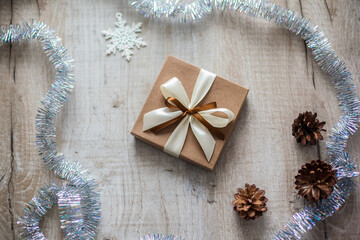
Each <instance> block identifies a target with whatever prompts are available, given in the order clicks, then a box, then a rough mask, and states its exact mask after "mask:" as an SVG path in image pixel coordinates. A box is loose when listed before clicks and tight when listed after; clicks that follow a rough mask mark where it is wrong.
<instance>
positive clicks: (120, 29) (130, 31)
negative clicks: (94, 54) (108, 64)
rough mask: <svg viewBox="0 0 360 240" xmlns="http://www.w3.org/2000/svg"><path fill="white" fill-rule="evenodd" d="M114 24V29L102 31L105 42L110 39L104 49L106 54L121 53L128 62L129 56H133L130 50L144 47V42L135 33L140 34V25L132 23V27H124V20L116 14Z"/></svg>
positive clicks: (120, 15)
mask: <svg viewBox="0 0 360 240" xmlns="http://www.w3.org/2000/svg"><path fill="white" fill-rule="evenodd" d="M116 20H117V22H116V23H115V26H116V28H114V29H111V28H109V29H108V30H104V31H102V34H103V35H104V37H105V39H106V40H109V39H110V44H109V45H107V47H106V54H107V55H110V54H114V55H115V53H116V50H118V51H119V52H122V56H123V57H125V58H126V60H127V61H130V59H131V56H132V55H133V51H132V49H134V47H137V48H138V49H139V48H140V47H146V42H144V41H143V38H141V37H139V38H138V36H137V33H140V32H141V26H142V24H141V23H136V24H135V23H133V24H132V26H131V27H130V26H127V25H126V20H123V19H122V14H121V13H117V14H116Z"/></svg>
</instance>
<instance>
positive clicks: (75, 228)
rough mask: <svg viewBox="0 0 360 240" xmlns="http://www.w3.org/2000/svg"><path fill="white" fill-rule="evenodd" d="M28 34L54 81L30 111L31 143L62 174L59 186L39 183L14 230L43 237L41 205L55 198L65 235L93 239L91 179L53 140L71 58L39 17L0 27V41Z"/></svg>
mask: <svg viewBox="0 0 360 240" xmlns="http://www.w3.org/2000/svg"><path fill="white" fill-rule="evenodd" d="M30 39H37V40H39V42H40V44H41V46H42V48H43V50H44V51H45V53H46V55H47V56H49V60H50V62H52V63H53V64H54V67H55V70H56V73H55V81H54V83H53V84H52V86H51V88H50V90H49V91H48V92H47V93H46V95H45V97H44V98H43V100H42V102H41V103H42V107H40V108H39V110H38V114H37V116H36V146H37V148H38V150H39V155H40V156H41V158H42V160H43V162H44V163H45V165H46V166H47V167H48V168H49V169H50V170H52V171H53V172H54V173H55V174H56V175H58V176H59V177H61V178H62V179H64V183H63V185H61V186H57V185H55V184H51V185H45V186H44V187H43V188H41V189H40V190H39V191H38V192H37V194H36V196H34V198H33V199H32V200H31V201H30V202H29V203H28V205H27V207H26V208H25V210H24V215H23V216H22V217H20V218H19V220H18V224H20V225H21V233H20V234H21V236H22V237H23V238H24V239H45V236H44V235H43V233H42V232H41V230H40V226H39V223H40V220H41V219H42V217H43V216H44V215H45V213H46V212H47V210H48V209H50V208H51V207H52V206H53V205H54V203H56V202H57V203H58V205H59V214H60V221H61V228H62V230H63V231H64V233H65V238H66V239H94V237H95V229H96V227H97V225H98V224H99V220H100V213H101V212H100V195H99V193H98V192H97V190H96V189H97V183H96V182H95V179H94V178H93V177H91V176H90V175H89V174H88V173H87V170H85V169H83V168H82V167H81V166H80V164H79V163H78V162H72V161H70V160H68V159H67V158H66V157H65V156H64V154H63V153H61V152H59V151H58V150H57V144H56V141H55V138H56V130H55V120H56V115H57V114H58V113H59V111H60V110H61V108H62V107H63V104H64V103H65V101H66V100H67V98H68V96H69V94H70V93H71V91H72V89H73V84H74V74H73V69H74V66H73V59H72V57H71V56H70V54H69V53H68V50H67V49H66V48H64V47H63V45H62V43H61V39H60V38H58V37H57V36H56V35H55V32H54V30H52V29H51V28H49V27H47V26H46V24H44V23H42V22H39V23H37V22H36V21H32V22H30V23H24V24H23V25H22V26H19V25H16V26H15V25H12V26H10V27H9V28H7V27H5V26H1V27H0V46H1V45H3V44H6V43H10V42H11V43H20V42H21V41H23V40H26V41H28V40H30Z"/></svg>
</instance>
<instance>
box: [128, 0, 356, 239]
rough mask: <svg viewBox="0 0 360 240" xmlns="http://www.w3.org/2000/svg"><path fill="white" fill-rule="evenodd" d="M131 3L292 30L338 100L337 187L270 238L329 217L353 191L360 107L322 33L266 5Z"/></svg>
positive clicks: (295, 235) (228, 0)
mask: <svg viewBox="0 0 360 240" xmlns="http://www.w3.org/2000/svg"><path fill="white" fill-rule="evenodd" d="M129 2H130V5H131V6H133V7H134V8H135V9H136V10H137V11H138V12H140V13H141V14H142V15H143V16H145V17H153V18H170V19H174V20H175V21H180V22H193V21H197V20H200V19H202V18H204V17H205V16H206V15H209V14H210V13H212V12H213V11H216V10H218V11H222V10H229V11H235V12H241V13H245V14H247V15H250V16H252V17H259V18H263V19H265V20H267V21H270V22H274V23H275V24H277V25H280V26H282V27H284V28H286V29H288V30H290V31H291V32H294V33H295V34H296V35H298V36H299V37H300V38H301V39H303V40H304V41H305V42H306V45H307V46H308V48H310V49H311V50H312V53H313V56H314V59H315V61H316V62H317V63H318V64H319V66H320V68H321V69H322V70H324V72H326V73H327V74H329V76H330V79H331V81H332V82H333V84H334V87H335V91H336V94H337V97H338V100H339V105H340V109H341V112H342V114H341V116H340V120H339V121H338V123H337V124H336V125H335V126H334V127H333V128H332V130H331V133H330V136H329V138H328V140H327V143H326V147H327V161H328V162H329V163H330V164H331V165H332V166H333V167H334V168H335V169H337V178H338V183H337V184H336V185H335V189H334V191H333V192H332V194H331V196H329V197H328V198H327V199H326V200H323V201H322V202H321V204H320V205H319V206H314V205H307V206H306V207H305V208H304V209H303V210H301V211H300V212H298V213H296V214H294V215H293V217H292V218H291V219H290V220H289V221H288V223H287V224H286V225H285V226H284V228H283V229H282V230H281V231H280V232H278V233H277V234H276V235H275V236H274V239H300V238H301V237H302V236H303V234H304V233H306V232H307V231H308V230H310V229H311V228H312V227H313V226H315V224H316V223H317V222H318V221H321V220H324V219H325V218H327V217H328V216H331V215H333V214H334V213H335V212H336V211H337V210H338V209H339V208H340V207H341V206H342V205H343V203H344V202H345V200H346V199H347V198H348V196H349V195H350V193H351V191H352V189H353V182H352V180H351V179H352V178H353V177H356V176H358V174H359V173H358V172H357V171H356V169H355V164H354V163H353V162H352V161H351V160H350V158H349V154H348V153H347V150H346V145H347V141H348V139H349V137H350V136H351V135H352V134H354V133H355V131H356V130H357V129H358V126H359V122H360V104H359V99H358V97H357V92H356V89H355V85H354V83H353V82H352V77H351V73H350V72H349V70H348V69H347V67H346V65H345V63H344V62H343V61H342V60H340V59H339V58H338V57H337V56H336V54H335V52H334V50H333V49H332V47H331V46H330V43H329V41H328V39H327V38H326V37H325V35H324V33H323V32H322V31H320V30H319V29H318V27H317V26H313V25H312V24H311V23H310V21H309V20H308V19H306V18H304V17H302V16H301V15H300V14H298V13H296V12H295V11H293V10H288V9H285V8H283V7H281V6H279V5H276V4H273V3H270V2H268V1H254V0H195V1H193V2H191V3H189V4H188V3H185V2H182V1H181V0H175V1H172V0H130V1H129Z"/></svg>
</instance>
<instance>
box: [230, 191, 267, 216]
mask: <svg viewBox="0 0 360 240" xmlns="http://www.w3.org/2000/svg"><path fill="white" fill-rule="evenodd" d="M264 195H265V191H264V190H259V188H256V186H255V184H253V185H251V186H250V185H249V184H245V190H244V189H242V188H239V189H238V193H236V194H235V195H234V196H235V201H233V202H232V204H233V205H234V211H236V212H238V214H239V216H240V218H244V219H246V220H249V219H253V220H254V219H255V218H258V217H260V216H262V213H263V212H266V211H267V208H266V202H267V201H268V199H267V198H266V197H265V196H264Z"/></svg>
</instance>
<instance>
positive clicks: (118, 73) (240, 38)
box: [0, 0, 360, 240]
mask: <svg viewBox="0 0 360 240" xmlns="http://www.w3.org/2000/svg"><path fill="white" fill-rule="evenodd" d="M276 2H277V3H279V4H281V5H283V6H286V7H288V8H291V9H294V10H296V11H298V12H301V13H302V14H303V15H304V16H305V17H308V18H310V19H311V20H312V21H313V22H314V23H316V24H318V25H319V26H320V27H321V29H322V30H324V32H325V34H326V35H327V36H328V38H329V39H330V41H331V43H332V46H333V47H334V48H335V50H336V52H337V54H338V55H339V56H341V58H342V59H344V60H345V61H346V62H347V64H348V66H349V68H350V69H351V71H352V73H353V75H354V79H355V80H356V81H357V82H356V84H357V86H358V87H360V83H359V81H358V78H359V74H360V68H359V66H360V65H359V53H360V34H359V30H360V3H359V1H357V0H340V1H337V0H315V1H314V0H299V1H298V0H291V1H290V0H288V1H284V0H278V1H276ZM116 12H122V13H123V16H124V18H125V19H127V20H128V22H129V23H132V22H138V21H141V22H143V24H144V26H143V32H142V34H141V36H142V37H143V38H144V39H145V41H146V42H147V43H148V47H146V48H144V49H141V50H140V51H138V50H135V56H134V57H133V59H132V60H131V62H130V63H128V62H126V61H125V60H124V59H122V58H121V56H120V54H117V55H116V56H105V47H106V44H107V42H106V41H105V39H104V38H103V37H102V35H101V31H102V30H103V29H107V28H109V27H113V24H114V21H115V14H116ZM31 18H34V19H40V20H42V21H44V22H46V23H48V24H49V25H50V26H52V27H53V28H54V29H55V30H56V32H57V34H58V35H59V36H60V37H61V38H62V39H63V44H64V45H65V47H67V48H68V49H69V50H70V52H71V54H72V55H73V57H74V59H75V61H76V68H75V73H76V87H75V91H74V92H73V94H72V95H71V97H70V100H69V101H68V103H67V104H66V106H65V108H64V110H63V111H62V114H61V115H60V116H59V119H58V122H57V125H58V126H57V127H58V128H57V129H58V133H57V134H58V136H57V140H58V143H59V146H60V148H61V150H62V151H63V152H64V153H66V154H67V156H68V157H69V158H70V159H74V160H78V161H80V162H81V163H82V165H83V166H84V167H86V168H88V169H90V171H91V172H92V173H93V174H94V175H95V176H96V178H97V180H98V182H99V183H100V190H101V200H102V208H103V214H102V220H101V225H100V227H99V230H98V235H97V239H137V238H138V237H140V236H141V235H145V234H147V233H157V232H160V233H173V234H176V235H182V236H183V237H185V238H186V239H204V240H207V239H269V238H270V237H271V236H273V234H275V233H276V232H277V231H278V230H280V228H281V227H282V226H283V225H284V224H285V223H286V221H287V219H288V218H289V217H290V216H291V215H292V214H293V213H295V212H296V211H298V210H299V209H301V208H302V206H303V204H304V202H303V200H302V199H300V198H299V197H298V196H297V194H296V191H295V190H294V184H293V182H294V179H293V177H294V175H295V174H296V172H297V170H298V168H299V167H300V166H301V165H302V164H303V163H305V162H307V161H309V160H311V159H316V158H318V157H320V158H324V157H325V152H324V149H325V148H324V142H321V143H320V145H319V146H314V147H306V148H302V147H300V146H299V145H297V144H296V143H295V142H294V139H293V137H292V136H291V123H292V120H293V119H294V118H295V117H296V116H297V114H298V113H299V112H302V111H305V110H313V111H316V112H318V114H319V118H321V119H322V120H325V121H327V125H326V127H327V129H330V128H331V126H332V125H334V123H335V122H336V121H337V119H338V117H339V109H338V107H337V101H336V96H335V93H334V89H333V87H332V85H331V83H330V82H329V80H328V77H327V76H326V75H324V74H323V73H322V72H321V71H320V69H319V68H318V66H317V65H316V64H315V63H314V61H313V60H312V55H311V52H310V51H309V50H307V49H306V47H305V45H304V42H303V41H301V40H300V39H299V38H298V37H296V36H295V35H294V34H292V33H289V32H288V31H287V30H284V29H282V28H280V27H278V26H275V25H274V24H272V23H267V22H264V21H263V20H261V19H253V18H251V17H248V16H245V15H243V14H236V13H229V12H223V13H217V14H214V15H213V16H211V17H209V18H208V19H207V20H206V21H203V22H201V23H198V24H189V25H184V24H176V23H169V22H164V21H158V20H148V19H143V18H142V17H141V16H139V15H138V14H137V13H135V12H134V11H133V10H132V9H131V8H129V7H128V5H127V3H126V1H124V0H122V1H120V0H104V1H94V0H93V1H89V0H75V1H66V0H58V1H55V0H52V1H50V0H48V1H46V0H12V1H7V0H0V24H17V23H22V22H23V21H25V20H30V19H31ZM168 54H171V55H174V56H176V57H179V58H181V59H184V60H185V61H188V62H190V63H193V64H195V65H198V66H200V67H203V68H205V69H207V70H210V71H213V72H215V73H217V74H218V75H220V76H223V77H225V78H227V79H229V80H231V81H233V82H235V83H238V84H240V85H243V86H245V87H247V88H249V89H250V92H249V95H248V98H247V102H246V104H245V107H244V109H243V112H242V114H241V117H240V120H239V122H238V124H237V126H236V127H235V131H234V132H233V134H232V136H231V138H230V141H229V143H228V145H227V147H226V149H225V151H224V154H223V156H222V159H220V161H219V162H218V165H217V166H216V168H215V170H214V171H213V172H208V171H205V170H202V169H200V168H198V167H195V166H193V165H191V164H188V163H185V162H183V161H180V160H178V159H175V158H173V157H170V156H169V155H167V154H165V153H163V152H160V151H158V150H157V149H155V148H152V147H150V146H148V145H147V144H144V143H142V142H139V141H136V140H135V139H134V138H133V137H132V136H131V135H130V133H129V132H130V130H131V128H132V126H133V123H134V121H135V119H136V117H137V114H138V113H139V111H140V107H141V106H142V104H143V103H144V101H145V98H146V96H147V94H148V92H149V90H150V88H151V86H152V84H153V82H154V80H155V78H156V76H157V74H158V72H159V71H160V69H161V66H162V64H163V62H164V60H165V58H166V56H167V55H168ZM53 77H54V70H53V67H52V66H51V64H50V63H48V60H47V57H46V56H45V54H44V52H43V51H42V50H41V48H40V46H39V43H38V42H36V41H30V42H29V43H24V44H21V45H17V44H16V45H14V44H13V45H6V46H3V47H2V48H1V49H0V100H1V104H0V136H1V141H0V159H1V161H0V239H18V238H19V237H18V235H17V234H18V226H17V224H16V221H17V218H18V217H19V216H20V215H21V214H22V211H23V208H24V206H25V205H26V203H27V202H28V201H29V200H30V199H31V198H32V197H33V195H34V193H35V192H36V191H37V190H39V188H40V187H41V186H42V185H43V184H44V183H47V182H50V181H57V179H56V178H55V177H54V176H53V174H51V173H50V171H49V170H47V169H46V168H45V167H44V166H43V164H42V162H41V161H40V159H39V157H38V155H37V150H36V146H35V141H34V137H35V131H34V123H35V120H34V117H35V114H36V109H37V107H38V106H39V103H40V99H41V98H42V96H43V95H44V94H45V92H46V91H47V89H48V88H49V86H50V84H51V82H52V81H53ZM359 144H360V134H358V133H357V134H356V135H355V136H354V137H353V138H352V139H351V141H350V144H349V149H350V153H351V155H352V156H353V158H354V159H355V160H356V161H357V162H358V163H359V161H360V160H359V156H360V149H359V148H358V146H359ZM355 181H356V182H357V183H359V180H358V179H356V180H355ZM246 182H248V183H255V184H256V185H258V186H259V187H261V188H263V189H265V190H266V192H267V197H268V198H269V202H268V209H269V211H268V212H267V213H266V214H265V215H264V217H262V218H260V219H258V220H257V221H255V222H253V221H252V222H244V221H241V220H240V219H238V217H237V216H236V214H235V213H234V212H233V211H232V205H231V202H232V200H233V194H234V193H235V191H236V189H237V188H238V187H243V185H244V184H245V183H246ZM359 208H360V191H359V190H355V192H354V194H353V195H352V196H351V197H350V199H349V200H348V201H347V203H346V204H345V206H344V207H343V208H342V209H341V210H340V211H339V212H338V213H336V214H335V216H333V217H330V218H328V220H326V221H324V222H320V223H319V224H318V225H317V226H316V228H315V229H314V230H312V231H311V232H310V233H309V234H307V235H306V237H305V239H344V240H345V239H358V235H359V234H360V225H359V222H360V215H359V213H358V211H359ZM42 229H43V231H44V232H45V234H46V236H48V237H49V239H61V238H62V237H63V235H62V233H61V231H60V224H59V217H58V215H57V214H56V209H52V210H51V211H50V212H49V213H48V214H47V215H46V217H45V220H44V222H43V224H42Z"/></svg>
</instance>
